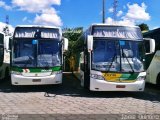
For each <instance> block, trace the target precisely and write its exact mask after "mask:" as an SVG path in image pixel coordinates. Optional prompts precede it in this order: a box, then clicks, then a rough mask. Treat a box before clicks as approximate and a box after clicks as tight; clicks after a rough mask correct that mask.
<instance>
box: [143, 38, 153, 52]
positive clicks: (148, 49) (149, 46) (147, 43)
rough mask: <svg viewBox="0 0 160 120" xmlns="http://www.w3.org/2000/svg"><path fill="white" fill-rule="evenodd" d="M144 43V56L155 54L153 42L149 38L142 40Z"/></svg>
mask: <svg viewBox="0 0 160 120" xmlns="http://www.w3.org/2000/svg"><path fill="white" fill-rule="evenodd" d="M143 39H144V42H145V48H146V55H148V54H152V53H154V52H155V40H154V39H151V38H143Z"/></svg>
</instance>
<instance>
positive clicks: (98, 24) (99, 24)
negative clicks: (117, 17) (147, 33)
mask: <svg viewBox="0 0 160 120" xmlns="http://www.w3.org/2000/svg"><path fill="white" fill-rule="evenodd" d="M91 26H108V27H111V26H113V27H134V28H139V26H134V25H109V24H103V23H93V24H92V25H91Z"/></svg>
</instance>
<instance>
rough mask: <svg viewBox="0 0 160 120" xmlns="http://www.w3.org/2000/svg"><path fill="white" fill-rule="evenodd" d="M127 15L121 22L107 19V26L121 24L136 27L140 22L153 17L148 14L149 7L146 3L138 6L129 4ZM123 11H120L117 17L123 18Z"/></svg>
mask: <svg viewBox="0 0 160 120" xmlns="http://www.w3.org/2000/svg"><path fill="white" fill-rule="evenodd" d="M126 9H128V11H127V13H126V14H125V15H124V16H122V17H121V18H120V20H119V21H114V20H113V19H112V18H110V17H108V18H107V19H106V23H107V24H119V25H135V24H136V23H138V22H142V21H147V20H150V18H151V16H150V15H149V13H147V12H146V9H147V6H146V5H145V3H142V4H141V5H138V4H137V3H135V4H132V5H130V4H129V3H128V4H127V8H126ZM122 14H123V11H119V12H118V13H117V16H118V17H119V16H121V15H122Z"/></svg>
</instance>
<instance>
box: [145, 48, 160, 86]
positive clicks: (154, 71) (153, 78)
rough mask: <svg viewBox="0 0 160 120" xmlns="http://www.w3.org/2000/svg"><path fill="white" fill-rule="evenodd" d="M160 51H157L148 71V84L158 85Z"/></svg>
mask: <svg viewBox="0 0 160 120" xmlns="http://www.w3.org/2000/svg"><path fill="white" fill-rule="evenodd" d="M159 68H160V51H157V52H156V53H155V55H154V57H153V59H152V61H151V64H150V66H149V68H148V70H147V79H146V80H147V82H149V83H152V84H156V83H157V76H158V74H160V69H159Z"/></svg>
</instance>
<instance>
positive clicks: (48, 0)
mask: <svg viewBox="0 0 160 120" xmlns="http://www.w3.org/2000/svg"><path fill="white" fill-rule="evenodd" d="M113 1H114V0H106V3H105V9H106V14H105V22H106V24H121V25H137V24H141V23H146V24H147V25H148V26H149V28H150V29H151V30H152V29H155V28H158V27H160V23H159V20H160V14H159V11H160V7H159V5H160V0H118V3H117V12H116V15H115V16H116V21H115V20H113ZM6 15H8V16H9V28H10V31H11V32H12V31H14V28H15V27H16V26H17V25H52V26H59V27H62V28H66V27H69V28H75V27H84V28H87V27H89V25H91V24H92V23H101V22H102V0H0V31H2V29H3V27H4V26H5V21H6V20H5V19H6Z"/></svg>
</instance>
